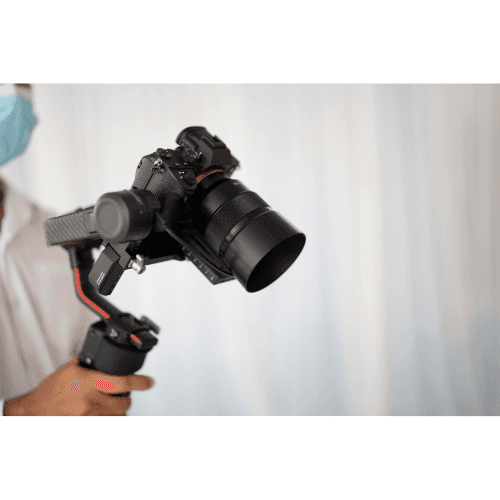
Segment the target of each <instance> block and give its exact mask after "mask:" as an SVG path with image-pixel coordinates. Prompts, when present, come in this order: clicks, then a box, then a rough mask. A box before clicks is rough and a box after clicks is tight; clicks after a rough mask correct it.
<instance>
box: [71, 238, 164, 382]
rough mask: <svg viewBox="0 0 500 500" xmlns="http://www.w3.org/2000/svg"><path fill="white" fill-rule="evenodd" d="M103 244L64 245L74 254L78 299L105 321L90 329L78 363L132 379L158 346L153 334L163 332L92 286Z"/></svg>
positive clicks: (100, 241)
mask: <svg viewBox="0 0 500 500" xmlns="http://www.w3.org/2000/svg"><path fill="white" fill-rule="evenodd" d="M101 243H102V240H101V239H95V240H86V241H76V242H72V243H69V244H65V245H63V248H64V249H65V250H67V251H68V253H69V254H70V261H71V267H72V269H73V273H74V283H75V288H76V292H77V295H78V298H79V299H80V300H81V301H82V302H83V303H84V304H85V305H86V306H87V307H89V308H90V309H92V311H93V312H95V313H96V314H98V315H99V316H101V318H102V319H101V320H100V321H98V322H96V323H93V324H92V325H91V326H90V328H89V331H88V334H87V337H86V339H85V343H84V346H83V348H82V350H81V351H80V353H79V354H78V360H79V362H80V365H82V366H85V367H86V368H91V369H94V370H99V371H102V372H104V373H107V374H110V375H130V374H132V373H134V372H136V371H137V370H139V369H140V368H141V367H142V365H143V363H144V359H145V357H146V354H147V353H148V352H149V351H150V350H151V349H152V348H153V347H154V346H155V345H156V344H157V342H158V340H157V339H156V337H155V336H154V335H152V333H151V331H153V332H155V333H159V331H160V328H159V327H158V326H157V325H156V324H155V323H153V322H152V321H151V320H150V319H148V318H147V317H145V316H142V318H141V319H140V320H138V319H137V318H135V317H134V316H133V315H131V314H129V313H124V312H121V311H120V310H119V309H118V308H116V307H115V306H113V305H112V304H111V303H109V302H108V301H107V300H106V299H104V298H103V297H102V296H101V295H100V294H99V293H98V292H97V291H96V290H95V289H94V287H93V286H92V285H91V283H90V282H89V278H88V275H89V273H90V271H91V269H92V266H93V264H94V261H93V258H92V249H93V248H96V247H99V245H100V244H101Z"/></svg>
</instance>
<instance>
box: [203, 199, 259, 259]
mask: <svg viewBox="0 0 500 500" xmlns="http://www.w3.org/2000/svg"><path fill="white" fill-rule="evenodd" d="M266 206H268V204H267V203H266V202H265V201H264V200H263V199H262V198H261V197H260V196H259V195H258V194H257V193H255V192H253V191H245V192H244V193H241V194H239V195H237V196H235V197H233V198H231V199H230V200H229V201H226V202H225V203H224V204H223V205H221V207H220V208H219V209H218V210H217V211H216V212H215V213H214V215H213V216H212V217H211V219H210V221H209V223H208V225H207V228H206V231H205V239H206V240H207V243H208V244H209V245H210V246H211V247H212V248H213V249H214V250H215V252H216V253H217V254H219V250H220V246H221V244H222V242H223V241H224V238H225V237H226V236H227V234H228V233H229V232H230V231H231V229H232V228H233V227H234V226H235V225H236V224H237V223H238V222H239V221H240V220H241V219H243V218H244V217H245V216H246V215H247V214H249V213H250V212H253V211H254V210H255V209H257V208H262V207H266Z"/></svg>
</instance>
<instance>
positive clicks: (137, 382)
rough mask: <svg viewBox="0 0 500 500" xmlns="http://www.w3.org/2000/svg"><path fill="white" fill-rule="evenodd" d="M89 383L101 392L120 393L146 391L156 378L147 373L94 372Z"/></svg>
mask: <svg viewBox="0 0 500 500" xmlns="http://www.w3.org/2000/svg"><path fill="white" fill-rule="evenodd" d="M88 383H89V384H90V385H92V387H94V388H95V389H97V390H98V391H100V392H103V393H107V394H120V393H122V392H130V391H145V390H146V389H149V388H150V387H152V386H153V384H154V380H153V379H152V378H151V377H147V376H145V375H121V376H116V375H106V374H105V373H102V372H94V373H93V374H91V375H90V378H89V379H88Z"/></svg>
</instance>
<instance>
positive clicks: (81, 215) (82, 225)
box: [45, 207, 99, 245]
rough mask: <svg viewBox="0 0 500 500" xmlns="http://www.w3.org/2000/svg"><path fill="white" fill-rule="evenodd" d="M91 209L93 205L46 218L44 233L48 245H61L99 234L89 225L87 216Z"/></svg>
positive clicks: (91, 237) (96, 236)
mask: <svg viewBox="0 0 500 500" xmlns="http://www.w3.org/2000/svg"><path fill="white" fill-rule="evenodd" d="M93 209H94V207H89V208H86V209H83V210H79V211H77V212H73V213H71V214H66V215H61V216H59V217H53V218H52V219H48V220H46V221H45V234H46V236H47V243H48V245H61V244H64V243H70V242H73V241H79V240H87V239H93V238H98V237H99V235H98V234H97V231H95V228H93V227H89V221H90V218H89V216H90V213H92V211H93ZM87 219H88V220H87Z"/></svg>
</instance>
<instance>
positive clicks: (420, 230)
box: [2, 85, 500, 415]
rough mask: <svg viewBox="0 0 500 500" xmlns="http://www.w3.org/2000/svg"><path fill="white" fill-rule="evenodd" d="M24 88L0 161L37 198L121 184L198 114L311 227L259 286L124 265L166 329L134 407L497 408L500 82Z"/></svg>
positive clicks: (66, 203) (353, 411) (125, 298)
mask: <svg viewBox="0 0 500 500" xmlns="http://www.w3.org/2000/svg"><path fill="white" fill-rule="evenodd" d="M33 91H34V112H35V114H36V115H37V117H38V119H39V122H38V125H37V127H36V128H35V131H34V133H33V137H32V141H31V143H30V145H29V148H28V150H27V151H26V153H25V155H24V156H22V157H20V158H18V159H16V160H14V161H13V162H11V164H9V165H8V166H7V167H5V171H4V170H2V174H3V175H5V177H6V179H7V180H10V181H11V182H12V183H14V184H15V185H16V186H17V187H18V188H19V189H21V190H23V191H24V192H25V193H26V194H27V195H29V196H30V197H31V198H32V199H34V200H35V201H37V202H39V203H40V204H41V205H43V206H44V207H45V208H49V209H52V210H53V211H54V212H56V213H57V214H62V213H67V212H70V211H73V210H75V209H76V208H77V207H84V206H88V205H92V204H94V203H95V202H96V200H97V199H98V198H99V196H100V195H101V194H103V193H105V192H109V191H117V190H121V189H129V188H130V187H131V185H132V182H133V179H134V172H135V168H136V167H137V164H138V162H139V160H140V158H141V157H142V156H144V155H146V154H150V153H152V152H153V151H155V150H156V149H157V148H158V147H175V146H176V144H175V138H176V136H177V134H178V133H179V132H180V131H181V130H182V129H183V128H185V127H187V126H191V125H203V126H205V127H206V128H207V129H208V130H209V132H211V133H212V134H216V135H218V136H219V137H220V138H221V139H222V140H223V141H224V142H226V144H227V145H228V147H229V148H230V149H231V151H232V152H233V154H234V155H235V156H236V157H237V158H238V159H239V160H240V162H241V167H242V168H241V170H237V171H236V172H235V174H234V175H233V177H234V178H238V179H240V180H241V181H242V182H244V183H245V184H246V185H247V186H248V187H249V188H250V189H252V190H254V191H256V192H257V193H258V194H259V195H260V196H261V197H262V198H263V199H264V200H266V201H267V202H268V203H269V204H270V205H271V207H272V208H273V209H274V210H277V211H279V212H281V213H282V214H283V215H284V216H285V217H286V218H287V219H289V220H290V221H291V222H292V223H293V224H294V225H296V226H297V227H298V228H299V229H301V230H302V231H303V232H304V233H305V234H306V236H307V242H306V246H305V248H304V250H303V252H302V254H301V255H300V257H299V258H298V260H297V261H296V262H295V263H294V264H293V266H292V267H291V268H290V269H289V270H288V271H287V272H286V273H285V274H284V275H283V276H282V277H281V278H279V279H278V281H276V282H275V283H274V284H272V285H270V286H269V287H268V288H266V289H264V290H262V291H261V292H257V293H255V294H249V293H247V292H245V290H244V289H243V287H242V286H241V285H240V284H239V283H238V282H237V281H232V282H230V283H224V284H220V285H216V286H213V285H211V284H210V283H209V282H208V281H207V280H206V279H205V278H204V277H203V276H202V274H201V273H200V272H199V271H198V270H197V269H196V268H195V267H194V266H193V264H191V263H189V262H187V261H186V262H177V261H170V262H166V263H162V264H157V265H154V266H150V267H149V268H148V269H147V271H146V272H145V273H144V274H143V275H140V276H139V275H137V274H136V273H134V272H132V271H129V272H126V273H125V274H124V275H123V277H122V279H121V281H120V283H119V284H118V286H117V287H116V289H115V291H114V292H113V294H112V295H111V296H110V297H109V300H110V301H111V302H113V303H114V304H115V305H117V306H118V307H120V308H121V309H122V310H125V311H130V312H132V313H133V314H135V315H136V316H139V317H140V316H141V315H142V314H145V315H147V316H149V317H150V318H151V319H153V320H154V321H155V322H157V323H158V324H159V325H160V326H161V327H162V332H161V333H160V342H159V343H158V345H157V346H156V347H155V348H154V349H153V351H151V353H150V354H148V356H147V358H146V362H145V365H144V367H143V369H142V370H141V371H140V373H143V374H147V375H150V376H152V377H154V378H155V380H156V385H155V387H154V388H153V389H151V390H150V391H145V392H139V393H134V394H133V404H132V409H131V410H130V412H129V413H130V414H131V415H387V414H392V415H498V414H499V410H500V403H499V395H500V390H499V389H500V370H499V368H500V356H499V353H500V341H499V334H500V322H499V308H500V284H499V282H498V276H499V260H500V224H499V223H500V197H499V193H500V190H499V187H500V185H499V184H500V175H499V174H500V161H499V160H500V88H499V87H498V86H488V85H479V86H474V85H451V86H448V85H436V86H434V85H431V86H424V85H417V86H411V85H374V86H372V85H352V86H351V85H34V88H33ZM68 272H71V271H70V269H69V263H68ZM41 293H42V292H41ZM96 320H97V316H96Z"/></svg>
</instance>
